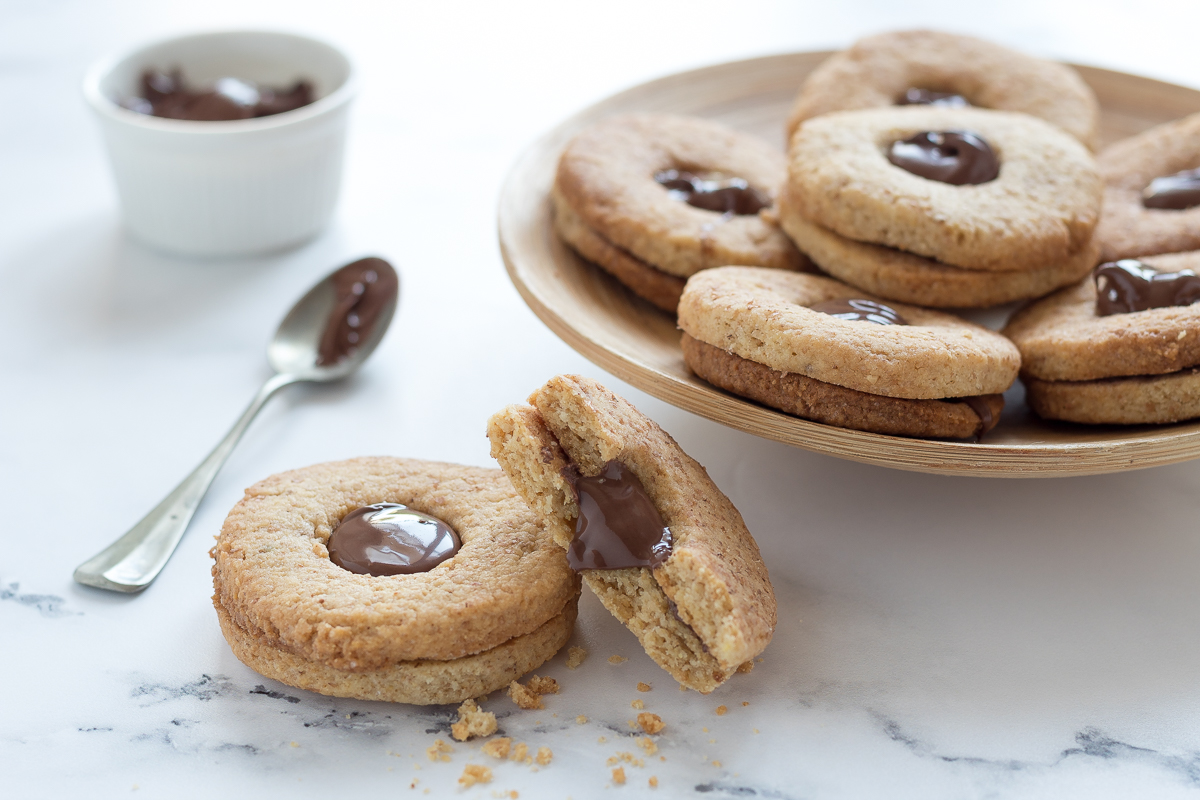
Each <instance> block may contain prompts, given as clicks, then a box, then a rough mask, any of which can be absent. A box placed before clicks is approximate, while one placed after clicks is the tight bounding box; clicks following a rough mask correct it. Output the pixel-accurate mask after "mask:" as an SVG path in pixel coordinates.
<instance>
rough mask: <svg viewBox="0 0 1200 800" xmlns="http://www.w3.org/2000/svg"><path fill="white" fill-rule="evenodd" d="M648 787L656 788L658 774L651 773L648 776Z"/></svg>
mask: <svg viewBox="0 0 1200 800" xmlns="http://www.w3.org/2000/svg"><path fill="white" fill-rule="evenodd" d="M650 788H651V789H657V788H658V776H657V775H651V776H650Z"/></svg>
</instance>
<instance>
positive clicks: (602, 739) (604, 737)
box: [596, 736, 608, 744]
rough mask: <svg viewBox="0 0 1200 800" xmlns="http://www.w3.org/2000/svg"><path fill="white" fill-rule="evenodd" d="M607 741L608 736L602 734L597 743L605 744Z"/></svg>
mask: <svg viewBox="0 0 1200 800" xmlns="http://www.w3.org/2000/svg"><path fill="white" fill-rule="evenodd" d="M607 741H608V737H607V736H601V737H600V738H599V739H597V740H596V744H604V743H605V742H607Z"/></svg>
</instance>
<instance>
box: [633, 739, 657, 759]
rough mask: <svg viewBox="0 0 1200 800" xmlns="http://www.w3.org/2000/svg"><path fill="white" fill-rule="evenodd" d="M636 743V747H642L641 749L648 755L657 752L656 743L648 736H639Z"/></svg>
mask: <svg viewBox="0 0 1200 800" xmlns="http://www.w3.org/2000/svg"><path fill="white" fill-rule="evenodd" d="M637 745H638V747H640V748H642V751H643V752H644V753H645V754H646V755H648V756H652V755H654V754H655V753H657V752H658V745H656V744H655V743H654V740H653V739H651V738H650V737H649V736H642V737H640V738H639V739H638V740H637Z"/></svg>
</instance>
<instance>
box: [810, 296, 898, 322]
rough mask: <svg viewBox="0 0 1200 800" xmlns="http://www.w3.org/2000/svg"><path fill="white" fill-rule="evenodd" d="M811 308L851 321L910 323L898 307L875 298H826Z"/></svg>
mask: <svg viewBox="0 0 1200 800" xmlns="http://www.w3.org/2000/svg"><path fill="white" fill-rule="evenodd" d="M809 308H810V309H812V310H813V311H820V312H821V313H822V314H828V315H829V316H831V317H837V318H838V319H845V320H849V321H851V322H860V321H861V322H874V323H875V324H876V325H907V324H908V321H907V320H906V319H904V317H902V316H900V314H899V312H897V311H896V309H894V308H892V307H891V306H885V305H884V304H883V303H876V302H875V301H874V300H857V299H849V300H826V301H824V302H823V303H817V304H816V305H812V306H809Z"/></svg>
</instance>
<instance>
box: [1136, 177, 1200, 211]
mask: <svg viewBox="0 0 1200 800" xmlns="http://www.w3.org/2000/svg"><path fill="white" fill-rule="evenodd" d="M1142 205H1143V206H1145V207H1146V208H1159V209H1169V210H1172V211H1182V210H1184V209H1185V208H1192V207H1194V206H1200V169H1187V170H1184V171H1183V172H1176V173H1175V174H1174V175H1165V176H1163V177H1161V178H1155V179H1154V180H1152V181H1150V185H1149V186H1147V187H1146V188H1145V189H1143V190H1142Z"/></svg>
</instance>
